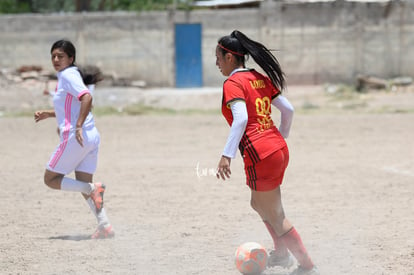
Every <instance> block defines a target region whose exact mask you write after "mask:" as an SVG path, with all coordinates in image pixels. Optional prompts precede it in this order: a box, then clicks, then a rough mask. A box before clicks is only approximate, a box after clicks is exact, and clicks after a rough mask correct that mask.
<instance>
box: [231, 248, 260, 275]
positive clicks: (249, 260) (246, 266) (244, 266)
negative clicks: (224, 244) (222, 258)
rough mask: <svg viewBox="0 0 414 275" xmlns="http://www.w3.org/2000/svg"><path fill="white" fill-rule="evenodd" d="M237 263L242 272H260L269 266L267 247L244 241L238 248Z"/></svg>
mask: <svg viewBox="0 0 414 275" xmlns="http://www.w3.org/2000/svg"><path fill="white" fill-rule="evenodd" d="M235 263H236V268H237V269H238V270H239V271H240V272H241V273H242V274H245V275H253V274H260V273H262V272H263V271H264V270H265V269H266V266H267V252H266V249H265V248H264V247H263V246H262V245H261V244H258V243H255V242H247V243H244V244H242V245H240V246H239V247H238V248H237V250H236V255H235Z"/></svg>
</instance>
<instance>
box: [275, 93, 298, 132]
mask: <svg viewBox="0 0 414 275" xmlns="http://www.w3.org/2000/svg"><path fill="white" fill-rule="evenodd" d="M272 105H273V106H275V107H276V108H277V109H279V111H280V114H281V118H280V125H279V132H280V133H281V134H282V136H283V137H284V138H287V137H288V136H289V132H290V127H291V126H292V119H293V112H294V109H293V106H292V104H290V102H289V100H287V98H286V97H284V96H282V95H279V96H278V97H276V98H275V99H273V100H272Z"/></svg>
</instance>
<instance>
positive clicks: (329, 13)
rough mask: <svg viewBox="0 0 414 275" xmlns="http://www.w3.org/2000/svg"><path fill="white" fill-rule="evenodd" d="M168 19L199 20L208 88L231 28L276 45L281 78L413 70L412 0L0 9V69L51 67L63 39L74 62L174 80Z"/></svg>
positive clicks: (304, 80) (296, 80) (309, 80)
mask: <svg viewBox="0 0 414 275" xmlns="http://www.w3.org/2000/svg"><path fill="white" fill-rule="evenodd" d="M175 23H201V24H202V32H203V33H202V59H203V79H204V85H206V86H219V85H221V83H222V82H223V79H224V78H223V76H221V74H220V72H219V71H218V70H217V68H216V66H215V46H216V43H217V40H218V39H219V38H220V37H221V36H223V35H227V34H229V33H230V32H231V31H232V30H234V29H238V30H240V31H242V32H244V33H245V34H247V35H248V36H250V37H251V38H253V39H257V40H259V41H261V42H263V43H264V44H265V45H267V46H268V47H269V48H271V49H275V50H276V51H275V52H274V53H275V55H276V56H277V57H278V58H279V60H280V62H281V64H282V66H283V68H284V70H285V72H286V74H287V77H288V84H320V83H325V82H345V83H353V81H354V79H355V76H356V75H357V74H369V75H375V76H378V77H384V78H390V77H395V76H400V75H404V76H411V77H414V66H412V64H414V51H413V50H412V49H413V46H412V45H414V3H413V2H411V1H410V2H402V1H395V2H389V3H372V2H371V3H358V2H348V1H341V0H338V1H335V2H325V3H324V2H321V3H308V4H299V3H294V4H288V3H280V2H272V1H264V2H263V4H262V5H261V7H260V8H256V9H235V10H234V9H231V10H196V11H191V12H184V11H169V12H140V13H127V12H115V13H79V14H72V13H71V14H45V15H42V14H36V15H34V14H24V15H13V16H12V15H2V16H0V68H11V69H14V68H17V67H19V66H21V65H41V66H43V67H44V68H47V69H50V70H52V67H51V65H50V47H51V45H52V43H53V42H54V41H56V40H57V39H61V38H68V39H70V40H72V41H73V42H74V44H75V46H76V47H77V50H78V55H77V61H78V64H94V65H98V66H100V67H101V68H102V70H103V71H104V72H105V73H108V74H109V73H112V72H115V73H116V74H117V75H119V76H127V77H133V78H135V79H139V80H145V81H146V82H147V83H148V84H149V85H152V86H174V85H175V83H174V82H175V75H174V68H175V64H174V24H175ZM249 65H250V66H254V64H252V63H249Z"/></svg>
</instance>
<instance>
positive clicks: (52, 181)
mask: <svg viewBox="0 0 414 275" xmlns="http://www.w3.org/2000/svg"><path fill="white" fill-rule="evenodd" d="M43 181H44V183H45V185H46V186H47V187H49V188H52V189H60V188H59V183H58V182H57V178H56V177H51V176H50V175H48V174H45V176H44V178H43Z"/></svg>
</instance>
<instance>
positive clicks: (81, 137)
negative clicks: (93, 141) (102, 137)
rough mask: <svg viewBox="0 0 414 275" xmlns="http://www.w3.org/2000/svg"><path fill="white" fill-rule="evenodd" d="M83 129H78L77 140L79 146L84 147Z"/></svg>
mask: <svg viewBox="0 0 414 275" xmlns="http://www.w3.org/2000/svg"><path fill="white" fill-rule="evenodd" d="M82 132H83V131H82V128H76V140H77V141H78V143H79V145H80V146H82V147H83V135H82Z"/></svg>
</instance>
